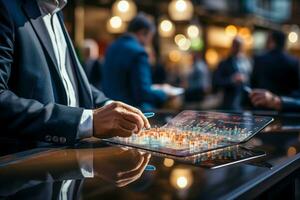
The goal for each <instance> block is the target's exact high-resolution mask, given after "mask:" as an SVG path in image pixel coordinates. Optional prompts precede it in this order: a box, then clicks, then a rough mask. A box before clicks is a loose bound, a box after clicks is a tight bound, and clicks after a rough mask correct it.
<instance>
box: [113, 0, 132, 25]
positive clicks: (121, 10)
mask: <svg viewBox="0 0 300 200" xmlns="http://www.w3.org/2000/svg"><path fill="white" fill-rule="evenodd" d="M112 13H113V15H114V16H119V17H120V18H121V19H122V20H123V21H126V22H127V21H130V20H131V19H132V18H133V17H134V16H136V13H137V7H136V5H135V3H134V1H133V0H119V1H116V2H115V3H114V4H113V6H112Z"/></svg>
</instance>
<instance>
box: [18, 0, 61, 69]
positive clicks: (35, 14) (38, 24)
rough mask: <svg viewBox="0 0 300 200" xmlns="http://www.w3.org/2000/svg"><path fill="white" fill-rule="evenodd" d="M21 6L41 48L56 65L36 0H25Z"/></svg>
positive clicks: (49, 39)
mask: <svg viewBox="0 0 300 200" xmlns="http://www.w3.org/2000/svg"><path fill="white" fill-rule="evenodd" d="M23 8H24V12H25V13H26V16H27V17H28V19H29V20H30V23H31V25H32V26H33V28H34V31H35V33H36V35H37V36H38V38H39V39H40V41H41V44H42V45H43V48H44V49H45V50H46V51H47V53H48V55H49V56H50V57H51V61H52V64H53V65H55V67H58V66H57V61H56V58H55V53H54V50H53V46H52V42H51V38H50V36H49V34H48V30H47V28H46V25H45V23H44V21H43V18H42V14H41V12H40V10H39V7H38V5H37V3H36V1H30V0H27V1H25V3H24V5H23Z"/></svg>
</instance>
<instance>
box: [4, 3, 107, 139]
mask: <svg viewBox="0 0 300 200" xmlns="http://www.w3.org/2000/svg"><path fill="white" fill-rule="evenodd" d="M59 18H60V22H61V24H62V25H63V22H62V19H61V16H59ZM63 29H64V33H65V38H66V41H67V45H68V50H69V53H70V57H71V63H72V66H73V70H74V74H75V75H74V76H75V77H74V78H75V80H76V82H77V88H78V91H77V92H78V96H79V102H80V107H81V108H71V107H68V106H66V105H67V97H66V93H65V90H64V86H63V83H62V79H61V77H60V73H59V70H58V66H57V64H56V62H55V56H54V51H53V47H52V44H51V40H50V37H49V35H48V32H47V30H46V26H45V24H44V22H43V20H42V17H41V13H40V10H39V8H38V6H37V3H36V1H35V0H9V1H7V0H0V130H1V133H0V137H12V138H23V139H29V140H39V141H45V140H46V141H48V142H49V137H51V138H55V140H54V139H53V142H57V143H64V140H66V141H65V142H66V143H73V142H75V141H76V135H77V130H78V126H79V123H80V119H81V115H82V112H83V108H88V109H92V108H94V107H97V106H102V105H103V103H104V102H105V101H106V100H107V99H106V98H105V96H104V95H103V94H102V93H101V92H99V91H98V90H96V89H95V88H93V87H91V86H90V84H89V82H88V80H87V78H86V76H85V74H84V71H83V69H82V67H81V66H80V63H79V61H78V59H77V57H76V54H75V51H74V48H73V46H72V43H71V40H70V38H69V36H68V34H67V32H66V30H65V28H64V27H63Z"/></svg>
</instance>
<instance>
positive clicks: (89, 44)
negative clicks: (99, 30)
mask: <svg viewBox="0 0 300 200" xmlns="http://www.w3.org/2000/svg"><path fill="white" fill-rule="evenodd" d="M83 59H84V62H83V69H84V71H85V73H86V76H87V77H88V80H89V81H90V83H91V84H92V85H93V86H95V87H96V88H97V89H100V88H101V73H102V72H101V71H102V62H101V60H100V58H99V46H98V44H97V42H96V41H94V40H92V39H86V40H84V43H83Z"/></svg>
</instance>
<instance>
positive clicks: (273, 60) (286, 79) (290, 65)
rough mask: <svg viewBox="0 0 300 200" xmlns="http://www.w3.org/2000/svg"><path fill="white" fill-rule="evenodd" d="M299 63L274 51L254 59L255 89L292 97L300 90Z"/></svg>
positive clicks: (252, 79)
mask: <svg viewBox="0 0 300 200" xmlns="http://www.w3.org/2000/svg"><path fill="white" fill-rule="evenodd" d="M299 83H300V80H299V62H298V60H297V59H295V58H293V57H291V56H289V55H287V54H286V53H284V52H283V51H280V50H273V51H270V52H268V53H266V54H263V55H261V56H257V57H256V58H255V59H254V68H253V74H252V78H251V85H252V87H253V88H262V89H267V90H270V91H271V92H273V93H275V94H277V95H280V96H282V95H284V96H290V95H293V93H294V92H295V91H297V90H299V88H300V87H299Z"/></svg>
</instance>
